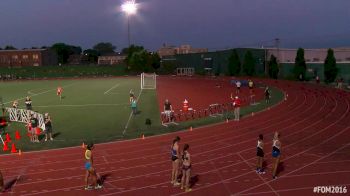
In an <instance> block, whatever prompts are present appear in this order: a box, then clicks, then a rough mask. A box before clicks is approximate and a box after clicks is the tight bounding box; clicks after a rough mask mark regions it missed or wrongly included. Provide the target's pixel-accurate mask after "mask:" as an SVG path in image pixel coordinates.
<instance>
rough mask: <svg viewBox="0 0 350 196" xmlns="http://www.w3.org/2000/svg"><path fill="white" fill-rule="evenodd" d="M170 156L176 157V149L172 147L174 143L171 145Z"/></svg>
mask: <svg viewBox="0 0 350 196" xmlns="http://www.w3.org/2000/svg"><path fill="white" fill-rule="evenodd" d="M170 152H171V156H172V157H177V151H176V150H175V149H174V145H173V146H172V147H171V151H170Z"/></svg>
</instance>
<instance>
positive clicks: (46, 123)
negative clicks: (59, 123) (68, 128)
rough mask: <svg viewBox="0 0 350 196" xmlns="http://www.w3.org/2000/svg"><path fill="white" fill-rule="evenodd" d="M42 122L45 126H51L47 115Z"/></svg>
mask: <svg viewBox="0 0 350 196" xmlns="http://www.w3.org/2000/svg"><path fill="white" fill-rule="evenodd" d="M44 122H45V126H46V127H51V119H50V118H49V117H45V118H44Z"/></svg>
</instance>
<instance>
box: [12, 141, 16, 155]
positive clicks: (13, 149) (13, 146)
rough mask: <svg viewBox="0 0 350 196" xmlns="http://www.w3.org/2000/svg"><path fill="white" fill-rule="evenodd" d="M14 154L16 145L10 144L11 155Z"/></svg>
mask: <svg viewBox="0 0 350 196" xmlns="http://www.w3.org/2000/svg"><path fill="white" fill-rule="evenodd" d="M16 152H17V150H16V145H15V143H12V148H11V153H16Z"/></svg>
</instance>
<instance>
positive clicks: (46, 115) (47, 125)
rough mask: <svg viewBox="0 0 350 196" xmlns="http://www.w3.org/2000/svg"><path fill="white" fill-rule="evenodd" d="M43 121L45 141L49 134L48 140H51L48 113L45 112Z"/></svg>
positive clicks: (50, 125)
mask: <svg viewBox="0 0 350 196" xmlns="http://www.w3.org/2000/svg"><path fill="white" fill-rule="evenodd" d="M44 123H45V142H46V141H47V136H48V135H49V136H50V140H51V141H52V140H53V138H52V124H51V118H50V116H49V113H45V116H44Z"/></svg>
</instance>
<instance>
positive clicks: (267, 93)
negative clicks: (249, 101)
mask: <svg viewBox="0 0 350 196" xmlns="http://www.w3.org/2000/svg"><path fill="white" fill-rule="evenodd" d="M264 94H265V102H266V103H270V89H269V87H268V86H267V87H266V88H265V92H264Z"/></svg>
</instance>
